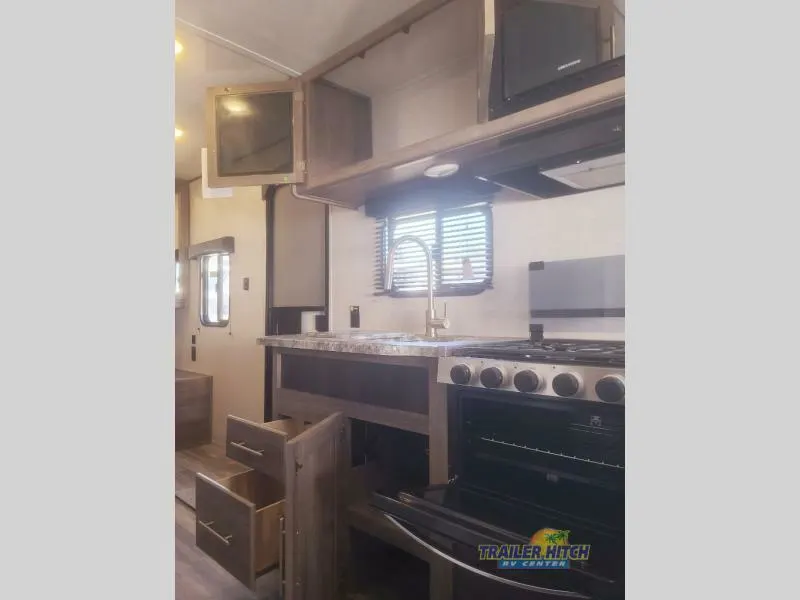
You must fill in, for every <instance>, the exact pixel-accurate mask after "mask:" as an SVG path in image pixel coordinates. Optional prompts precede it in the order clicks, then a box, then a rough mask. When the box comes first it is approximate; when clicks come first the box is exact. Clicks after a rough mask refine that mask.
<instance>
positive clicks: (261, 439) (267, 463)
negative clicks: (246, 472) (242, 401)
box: [225, 415, 313, 481]
mask: <svg viewBox="0 0 800 600" xmlns="http://www.w3.org/2000/svg"><path fill="white" fill-rule="evenodd" d="M310 427H313V426H312V425H311V424H310V423H305V422H303V421H299V420H296V419H281V420H279V421H269V422H267V423H254V422H253V421H248V420H247V419H242V418H240V417H234V416H233V415H228V423H227V431H226V443H225V454H227V455H228V457H229V458H232V459H233V460H235V461H237V462H240V463H242V464H244V465H247V466H248V467H250V468H252V469H255V470H256V471H260V472H261V473H264V474H265V475H269V476H270V477H274V478H276V479H278V480H279V481H283V480H284V477H285V473H284V468H285V465H286V460H285V455H286V444H287V442H288V441H289V440H290V439H292V438H294V437H295V436H297V435H299V434H300V433H302V432H303V431H305V430H306V429H308V428H310Z"/></svg>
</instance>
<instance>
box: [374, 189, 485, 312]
mask: <svg viewBox="0 0 800 600" xmlns="http://www.w3.org/2000/svg"><path fill="white" fill-rule="evenodd" d="M406 235H413V236H415V237H418V238H420V239H421V240H422V241H424V242H425V243H426V244H427V245H428V247H429V248H430V249H431V252H432V255H433V280H434V291H435V292H436V293H437V294H438V295H460V294H476V293H479V292H481V291H483V290H484V289H486V288H488V287H491V282H492V267H493V260H492V214H491V203H489V202H479V203H473V204H470V205H468V206H461V207H457V208H441V209H437V210H429V211H424V212H417V213H414V214H407V215H397V216H392V217H385V218H382V219H378V220H377V227H376V263H375V289H376V291H378V292H380V293H385V289H384V281H385V274H386V273H385V268H386V260H387V258H388V253H389V247H390V245H391V244H392V242H394V240H397V239H399V238H401V237H403V236H406ZM427 289H428V276H427V265H426V261H425V252H424V251H423V250H422V248H420V247H419V245H418V244H415V243H413V242H404V243H403V244H402V245H401V246H399V247H398V248H397V252H396V254H395V263H394V277H393V281H392V290H391V293H392V294H393V295H406V296H412V295H423V294H425V293H426V292H427Z"/></svg>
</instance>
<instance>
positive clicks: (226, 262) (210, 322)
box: [200, 253, 231, 327]
mask: <svg viewBox="0 0 800 600" xmlns="http://www.w3.org/2000/svg"><path fill="white" fill-rule="evenodd" d="M230 274H231V257H230V254H225V253H216V254H206V255H204V256H202V257H200V290H201V291H200V322H201V323H202V324H203V325H205V326H206V327H225V326H227V325H228V322H229V321H230V301H231V286H230V281H231V277H230Z"/></svg>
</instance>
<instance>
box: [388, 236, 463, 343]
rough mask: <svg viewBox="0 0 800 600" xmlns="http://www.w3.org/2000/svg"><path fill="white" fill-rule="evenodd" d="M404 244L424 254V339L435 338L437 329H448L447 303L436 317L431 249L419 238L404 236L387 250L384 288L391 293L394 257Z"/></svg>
mask: <svg viewBox="0 0 800 600" xmlns="http://www.w3.org/2000/svg"><path fill="white" fill-rule="evenodd" d="M404 242H414V243H416V244H418V245H419V246H420V247H421V248H422V250H423V251H424V252H425V260H426V261H427V264H428V310H427V311H426V312H425V337H429V338H435V337H437V336H436V333H437V331H438V330H439V329H447V328H448V327H450V321H448V320H447V303H445V305H444V316H443V317H441V318H437V317H436V306H435V304H434V298H433V256H432V255H431V249H430V248H428V245H427V244H426V243H425V242H423V241H422V240H421V239H420V238H418V237H416V236H414V235H404V236H402V237H399V238H397V239H396V240H395V241H394V243H393V244H392V247H391V248H389V258H388V260H387V261H386V281H385V285H384V288H385V289H386V291H387V292H391V291H392V277H393V273H392V272H393V271H394V257H395V253H396V252H397V248H398V246H400V244H402V243H404Z"/></svg>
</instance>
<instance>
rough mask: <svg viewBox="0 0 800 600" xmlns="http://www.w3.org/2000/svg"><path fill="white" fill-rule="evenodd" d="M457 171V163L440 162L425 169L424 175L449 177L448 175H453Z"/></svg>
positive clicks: (436, 177)
mask: <svg viewBox="0 0 800 600" xmlns="http://www.w3.org/2000/svg"><path fill="white" fill-rule="evenodd" d="M457 172H458V165H457V164H456V163H442V164H441V165H433V166H432V167H428V168H427V169H425V177H433V178H434V179H439V178H440V177H450V175H455V174H456V173H457Z"/></svg>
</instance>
